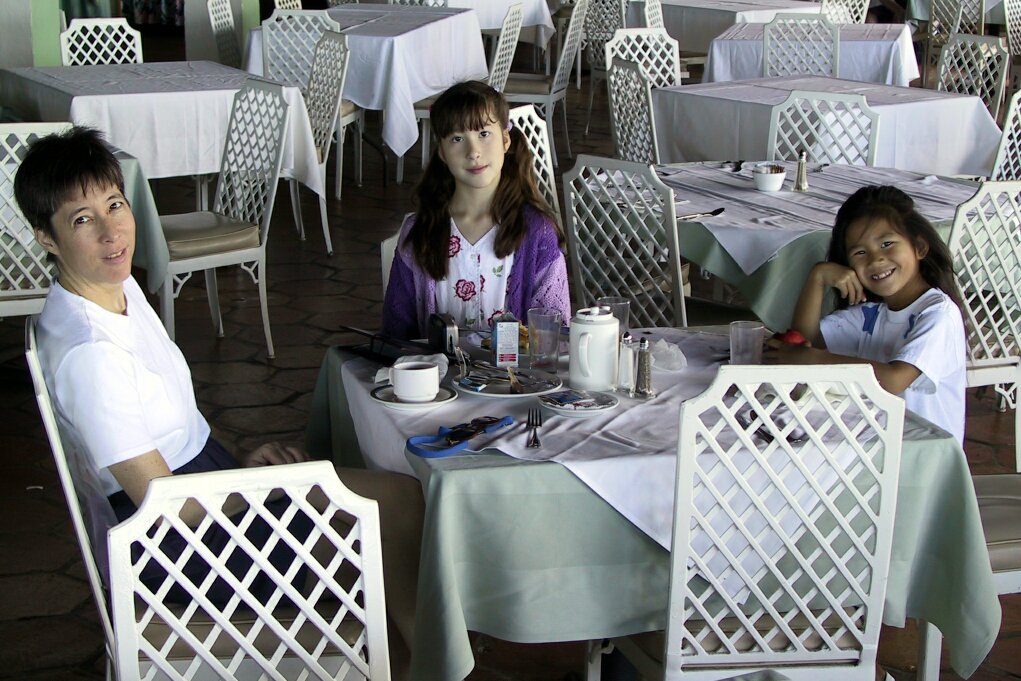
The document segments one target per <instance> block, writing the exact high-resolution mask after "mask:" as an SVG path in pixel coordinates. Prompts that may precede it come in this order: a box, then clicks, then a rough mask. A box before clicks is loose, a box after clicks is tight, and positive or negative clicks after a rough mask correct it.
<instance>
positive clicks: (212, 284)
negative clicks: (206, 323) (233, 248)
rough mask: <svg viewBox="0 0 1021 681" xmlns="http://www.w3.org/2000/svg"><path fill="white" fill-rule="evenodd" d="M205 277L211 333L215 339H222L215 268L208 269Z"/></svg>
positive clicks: (221, 322)
mask: <svg viewBox="0 0 1021 681" xmlns="http://www.w3.org/2000/svg"><path fill="white" fill-rule="evenodd" d="M204 274H205V275H206V298H208V299H209V316H210V317H211V318H212V320H213V331H215V332H216V337H217V338H223V315H221V314H220V291H219V289H218V288H217V286H216V268H215V267H210V268H209V269H208V270H206V271H205V273H204Z"/></svg>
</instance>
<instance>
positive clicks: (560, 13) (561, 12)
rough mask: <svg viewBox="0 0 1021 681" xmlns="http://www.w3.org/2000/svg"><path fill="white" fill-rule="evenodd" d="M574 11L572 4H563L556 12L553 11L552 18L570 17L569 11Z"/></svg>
mask: <svg viewBox="0 0 1021 681" xmlns="http://www.w3.org/2000/svg"><path fill="white" fill-rule="evenodd" d="M573 11H574V5H564V6H563V7H561V8H560V9H558V10H557V11H556V12H554V13H553V18H554V19H570V18H571V12H573Z"/></svg>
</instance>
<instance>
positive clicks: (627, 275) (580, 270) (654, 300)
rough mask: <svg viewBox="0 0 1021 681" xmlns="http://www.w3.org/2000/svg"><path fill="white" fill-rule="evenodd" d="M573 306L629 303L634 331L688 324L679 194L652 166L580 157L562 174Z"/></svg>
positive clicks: (617, 160) (595, 157) (593, 157)
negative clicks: (608, 300)
mask: <svg viewBox="0 0 1021 681" xmlns="http://www.w3.org/2000/svg"><path fill="white" fill-rule="evenodd" d="M564 206H565V214H566V219H567V229H566V230H565V231H566V232H567V240H568V250H569V252H570V255H571V271H572V276H573V278H574V287H573V289H574V297H575V301H574V302H575V307H576V308H580V307H589V306H591V305H594V304H595V301H596V299H597V298H599V297H600V296H607V295H614V296H624V297H626V298H628V299H629V300H630V301H631V319H632V326H634V327H643V326H687V325H688V317H687V312H686V310H685V306H684V281H683V273H682V270H681V258H680V250H679V240H678V225H677V213H676V210H675V208H674V192H673V190H672V189H670V188H669V187H667V186H666V185H665V184H663V182H662V181H661V180H660V179H659V178H658V177H656V173H655V172H654V171H653V169H652V167H651V166H649V165H644V164H641V163H632V162H629V161H621V160H619V159H609V158H601V157H598V156H587V155H581V156H579V157H578V162H577V164H575V166H574V168H573V169H572V170H570V171H568V172H567V173H565V174H564Z"/></svg>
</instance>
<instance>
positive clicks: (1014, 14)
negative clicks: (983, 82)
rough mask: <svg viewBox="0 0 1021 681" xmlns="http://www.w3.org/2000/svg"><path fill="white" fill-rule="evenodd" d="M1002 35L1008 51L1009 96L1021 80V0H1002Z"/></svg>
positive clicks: (1016, 88) (1017, 87)
mask: <svg viewBox="0 0 1021 681" xmlns="http://www.w3.org/2000/svg"><path fill="white" fill-rule="evenodd" d="M1003 16H1004V19H1003V25H1004V30H1003V35H1004V37H1005V38H1006V41H1007V51H1008V52H1010V71H1009V73H1008V74H1007V87H1008V88H1009V94H1010V96H1013V94H1014V93H1015V92H1017V91H1018V90H1019V89H1021V88H1019V82H1021V0H1004V2H1003Z"/></svg>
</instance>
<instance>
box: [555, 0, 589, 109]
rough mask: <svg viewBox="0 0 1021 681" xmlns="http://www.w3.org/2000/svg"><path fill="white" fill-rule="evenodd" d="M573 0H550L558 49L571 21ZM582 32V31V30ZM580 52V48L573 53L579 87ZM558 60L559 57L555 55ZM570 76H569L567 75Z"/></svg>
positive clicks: (579, 85) (576, 82) (560, 47)
mask: <svg viewBox="0 0 1021 681" xmlns="http://www.w3.org/2000/svg"><path fill="white" fill-rule="evenodd" d="M574 3H575V0H558V4H556V5H554V3H553V2H552V1H551V2H550V11H552V12H553V15H552V16H553V25H554V26H555V28H556V38H557V48H558V50H560V49H563V46H564V40H565V37H566V36H567V27H568V26H569V25H570V23H571V14H572V13H573V12H574ZM583 33H584V31H583ZM584 41H585V38H584V35H583V36H582V48H583V49H584ZM581 53H582V50H578V52H577V53H576V54H575V61H576V64H575V65H574V68H575V78H576V80H575V87H576V88H578V89H579V90H580V89H581ZM557 59H558V61H559V57H557ZM549 62H550V60H549V52H547V53H546V75H549ZM568 78H570V76H568Z"/></svg>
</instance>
